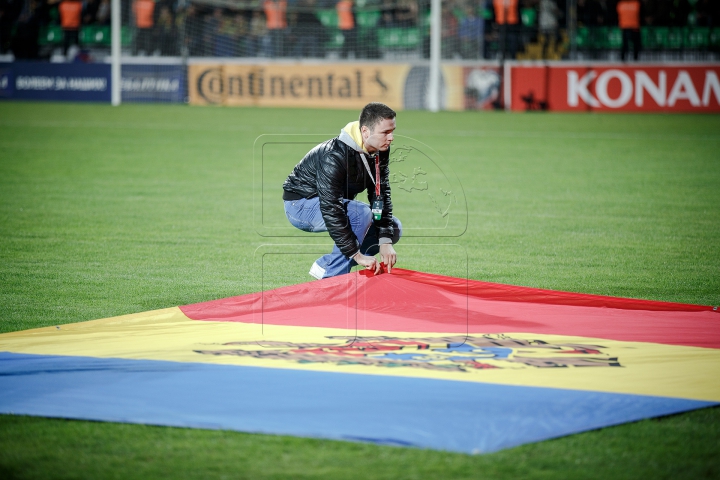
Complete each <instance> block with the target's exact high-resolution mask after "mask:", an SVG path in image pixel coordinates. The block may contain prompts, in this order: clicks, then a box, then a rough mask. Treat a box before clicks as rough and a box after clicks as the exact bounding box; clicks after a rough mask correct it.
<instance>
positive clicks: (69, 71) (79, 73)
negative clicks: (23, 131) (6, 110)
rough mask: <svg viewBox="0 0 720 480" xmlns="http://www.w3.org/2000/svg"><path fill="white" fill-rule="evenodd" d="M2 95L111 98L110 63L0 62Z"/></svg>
mask: <svg viewBox="0 0 720 480" xmlns="http://www.w3.org/2000/svg"><path fill="white" fill-rule="evenodd" d="M0 98H12V99H18V100H71V101H90V102H109V101H110V65H106V64H84V63H46V62H13V63H3V64H0Z"/></svg>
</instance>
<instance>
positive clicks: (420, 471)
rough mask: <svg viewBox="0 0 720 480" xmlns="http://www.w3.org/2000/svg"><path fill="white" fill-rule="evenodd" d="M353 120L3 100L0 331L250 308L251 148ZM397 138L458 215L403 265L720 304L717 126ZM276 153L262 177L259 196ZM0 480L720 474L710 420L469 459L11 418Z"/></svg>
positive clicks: (408, 220) (543, 121) (718, 119)
mask: <svg viewBox="0 0 720 480" xmlns="http://www.w3.org/2000/svg"><path fill="white" fill-rule="evenodd" d="M356 115H357V112H349V111H336V110H293V109H240V108H237V109H231V108H204V107H187V106H170V105H168V106H162V105H123V106H121V107H119V108H112V107H110V106H105V105H77V104H49V103H48V104H41V103H9V102H3V103H0V332H10V331H15V330H22V329H28V328H35V327H41V326H49V325H58V324H62V323H70V322H79V321H84V320H91V319H96V318H104V317H110V316H116V315H122V314H127V313H133V312H140V311H146V310H152V309H158V308H165V307H171V306H176V305H183V304H189V303H194V302H200V301H205V300H210V299H215V298H223V297H228V296H232V295H239V294H243V293H248V292H251V291H253V290H254V289H255V288H256V285H257V284H256V281H255V279H256V278H257V275H256V272H254V269H255V262H254V255H255V253H254V252H255V250H256V248H257V247H258V246H260V245H261V244H263V243H268V241H269V240H268V239H267V238H262V237H260V236H259V235H257V233H256V232H255V230H254V228H253V187H252V178H253V142H254V141H255V139H256V138H257V137H258V136H259V135H262V134H282V135H294V134H325V133H329V134H333V133H337V132H338V131H339V129H340V128H341V127H342V126H343V125H345V123H346V122H348V121H350V120H352V119H354V118H355V117H356ZM397 133H398V134H400V135H404V136H407V137H411V138H414V139H418V140H420V141H422V142H423V143H425V144H426V145H428V146H430V147H432V148H433V149H434V150H436V151H437V152H439V153H440V154H441V155H442V157H443V159H444V161H445V162H446V165H448V166H450V167H451V168H452V170H453V171H454V172H455V173H456V174H457V176H458V177H459V179H460V181H461V182H462V185H463V188H464V192H465V197H466V199H467V205H468V228H467V231H466V232H465V234H464V235H462V236H461V237H459V238H454V239H451V240H448V242H450V243H455V244H458V245H460V246H461V247H462V250H452V249H450V250H448V252H450V253H447V252H445V250H443V249H442V248H440V247H438V250H437V252H435V251H434V250H433V249H432V248H430V247H427V248H425V249H423V248H421V247H418V246H415V247H412V248H411V247H409V246H408V247H406V250H405V251H403V242H401V243H400V244H399V245H398V246H397V251H398V254H399V256H400V263H399V265H398V266H403V267H409V268H414V269H419V270H425V271H432V272H438V273H451V272H448V271H447V264H448V262H449V263H452V262H453V261H464V262H465V263H466V266H467V272H468V274H469V276H470V278H473V279H478V280H487V281H493V282H502V283H509V284H516V285H527V286H533V287H541V288H550V289H557V290H567V291H576V292H584V293H595V294H604V295H614V296H623V297H636V298H646V299H655V300H665V301H675V302H687V303H698V304H705V305H718V304H720V116H699V115H698V116H685V115H644V116H641V115H611V114H605V115H591V114H590V115H574V114H504V113H490V112H487V113H477V112H464V113H450V112H447V113H437V114H431V113H427V112H400V114H399V117H398V130H397ZM286 157H288V158H287V159H284V160H283V161H282V162H269V163H268V164H267V165H266V166H265V167H264V168H266V169H267V172H266V173H267V175H268V176H267V178H268V179H270V180H272V182H274V181H275V179H277V178H280V179H281V178H282V177H283V176H284V175H286V174H287V173H288V172H289V169H290V168H291V167H292V165H294V163H295V162H296V161H297V160H299V158H294V156H293V155H292V151H291V154H288V155H286ZM272 182H270V183H269V184H268V185H270V186H271V185H272ZM268 188H270V187H268ZM277 188H278V193H277V198H278V200H277V201H278V205H279V201H280V200H279V195H280V193H279V185H277ZM270 194H271V196H270V197H268V198H272V192H270ZM263 198H264V197H263ZM413 207H414V205H408V204H407V202H406V204H405V205H403V204H401V203H398V201H396V213H397V215H398V216H399V217H400V218H401V219H402V221H403V224H404V225H405V226H406V227H407V226H412V225H413V224H414V223H421V222H422V221H424V218H425V217H424V215H425V213H424V212H423V210H422V209H421V208H420V209H419V208H413ZM268 208H269V209H270V210H269V212H270V213H272V212H273V210H272V209H273V208H276V207H275V206H273V205H268ZM318 238H319V237H314V238H311V239H309V240H308V242H321V243H322V240H318ZM270 240H271V239H270ZM298 240H300V241H304V240H303V239H292V241H293V242H296V241H298ZM404 241H405V240H404ZM423 242H426V243H437V239H426V240H423V239H416V241H415V243H419V244H422V243H423ZM410 243H412V242H410V241H409V239H408V240H407V244H408V245H410ZM443 248H444V247H443ZM423 252H425V253H423ZM443 252H445V253H443ZM457 252H466V256H465V257H463V255H464V254H458V253H457ZM403 255H405V256H403ZM308 260H309V261H310V262H311V261H312V258H311V257H310V256H307V255H305V256H303V255H300V256H298V257H297V258H295V259H294V260H293V261H288V262H287V263H278V264H277V265H275V266H273V265H270V264H269V265H268V269H269V270H271V271H269V272H268V277H267V278H268V280H267V282H268V283H267V284H266V286H269V287H272V286H275V285H276V284H282V283H283V282H299V281H307V280H309V279H310V278H309V277H307V275H306V272H307V268H308V267H309V265H310V262H309V261H308ZM281 268H282V269H284V270H282V271H281V270H280V269H281ZM273 272H275V275H274V276H273V275H272V273H273ZM278 272H279V273H278ZM285 272H288V273H287V274H286V273H285ZM0 478H23V479H24V478H28V479H29V478H43V479H44V478H62V479H76V478H77V479H79V478H93V479H96V478H97V479H114V478H123V479H126V478H172V479H176V478H197V479H206V478H232V479H238V478H307V479H310V478H379V479H384V478H387V479H391V478H392V479H398V478H408V479H410V478H413V479H414V478H417V479H424V478H488V479H490V478H492V479H499V478H507V479H515V478H531V479H557V478H586V479H607V478H613V479H614V478H667V479H670V478H673V479H675V478H688V479H696V478H720V409H718V408H713V409H705V410H701V411H696V412H691V413H687V414H683V415H676V416H673V417H668V418H663V419H655V420H646V421H642V422H638V423H634V424H629V425H622V426H617V427H612V428H606V429H603V430H599V431H594V432H588V433H584V434H579V435H573V436H570V437H565V438H560V439H556V440H550V441H546V442H542V443H538V444H532V445H525V446H522V447H518V448H514V449H510V450H506V451H502V452H499V453H495V454H489V455H478V456H468V455H461V454H453V453H446V452H436V451H424V450H416V449H404V448H394V447H379V446H375V445H367V444H359V443H350V442H335V441H325V440H315V439H298V438H290V437H281V436H266V435H252V434H243V433H237V432H224V431H203V430H189V429H177V428H160V427H149V426H141V425H121V424H111V423H94V422H79V421H66V420H58V419H43V418H31V417H16V416H7V415H5V416H0Z"/></svg>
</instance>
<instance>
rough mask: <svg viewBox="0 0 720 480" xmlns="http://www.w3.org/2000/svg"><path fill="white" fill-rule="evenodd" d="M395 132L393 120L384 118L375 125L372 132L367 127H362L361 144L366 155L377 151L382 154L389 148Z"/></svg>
mask: <svg viewBox="0 0 720 480" xmlns="http://www.w3.org/2000/svg"><path fill="white" fill-rule="evenodd" d="M394 131H395V119H394V118H385V119H383V120H382V121H380V122H378V123H376V124H375V127H373V129H372V130H370V129H369V128H368V127H367V126H365V125H363V127H362V136H363V142H364V143H365V148H366V149H367V151H368V153H375V152H377V151H380V152H384V151H386V150H387V149H388V148H390V144H391V143H392V141H393V132H394Z"/></svg>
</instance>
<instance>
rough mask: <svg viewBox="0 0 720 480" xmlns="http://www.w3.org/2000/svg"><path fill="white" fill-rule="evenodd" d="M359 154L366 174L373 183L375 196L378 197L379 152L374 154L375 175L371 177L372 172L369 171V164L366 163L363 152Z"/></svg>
mask: <svg viewBox="0 0 720 480" xmlns="http://www.w3.org/2000/svg"><path fill="white" fill-rule="evenodd" d="M360 156H361V157H362V161H363V163H364V164H365V170H367V172H368V175H370V179H371V180H372V181H373V183H374V184H375V198H378V197H379V196H380V154H379V153H376V154H375V177H374V178H373V174H372V172H371V171H370V165H368V161H367V158H365V154H364V153H362V152H361V153H360Z"/></svg>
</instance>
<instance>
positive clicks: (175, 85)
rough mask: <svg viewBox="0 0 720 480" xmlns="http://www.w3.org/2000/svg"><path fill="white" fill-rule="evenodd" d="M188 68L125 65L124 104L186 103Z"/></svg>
mask: <svg viewBox="0 0 720 480" xmlns="http://www.w3.org/2000/svg"><path fill="white" fill-rule="evenodd" d="M185 72H186V68H185V67H184V66H182V65H127V64H125V65H123V66H122V73H121V75H122V101H123V102H184V101H185V97H186V93H185V92H186V88H185Z"/></svg>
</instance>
